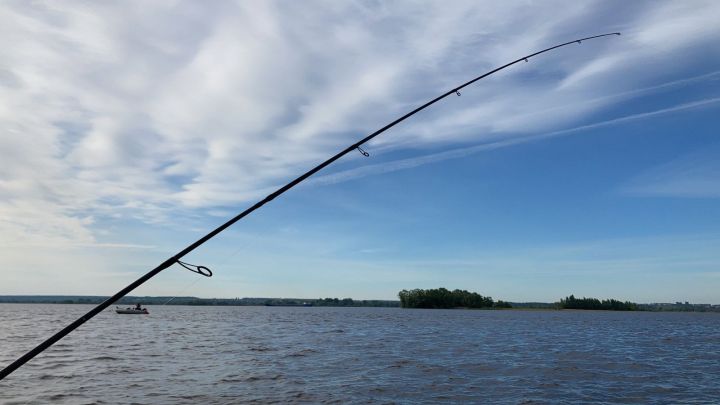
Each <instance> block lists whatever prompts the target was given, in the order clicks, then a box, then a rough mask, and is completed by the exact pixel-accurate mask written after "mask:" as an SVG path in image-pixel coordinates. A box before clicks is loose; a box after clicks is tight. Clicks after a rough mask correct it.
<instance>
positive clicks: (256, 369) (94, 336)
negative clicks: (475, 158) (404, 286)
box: [0, 304, 720, 404]
mask: <svg viewBox="0 0 720 405" xmlns="http://www.w3.org/2000/svg"><path fill="white" fill-rule="evenodd" d="M89 308H90V307H89V306H84V305H24V304H0V325H1V326H0V366H5V365H7V364H8V363H9V362H11V361H12V360H14V359H15V358H17V357H19V356H20V355H21V354H23V353H24V352H25V351H27V350H29V349H31V348H32V347H34V346H35V345H36V344H38V343H39V342H40V341H41V340H43V339H45V338H46V337H48V336H49V335H50V334H51V333H52V332H54V331H57V330H59V329H61V328H62V327H63V326H65V325H66V324H68V323H69V322H70V321H72V320H74V319H75V318H77V317H78V316H80V315H82V314H83V313H85V312H86V311H88V310H89ZM50 402H52V403H68V404H82V403H88V404H89V403H122V404H128V403H144V404H166V403H167V404H175V403H205V404H231V403H239V402H242V403H248V402H258V403H268V402H281V403H288V402H306V403H469V402H470V403H488V402H491V403H511V404H523V403H524V404H531V403H580V402H603V403H686V402H691V403H720V314H716V313H644V312H594V311H587V312H585V311H473V310H403V309H399V308H314V307H310V308H306V307H185V306H165V307H150V315H148V316H139V315H138V316H136V315H118V314H115V313H114V312H112V311H109V310H108V311H105V312H104V313H102V314H100V315H98V316H97V317H96V318H94V319H93V320H91V321H90V322H88V323H87V324H85V325H84V326H82V327H81V328H80V329H78V330H77V331H75V332H73V333H72V334H70V335H69V336H67V337H66V338H65V339H63V340H61V341H60V342H59V343H58V344H56V345H55V346H54V347H53V348H51V349H49V350H48V351H46V352H45V353H43V354H42V355H40V356H39V357H37V358H35V359H34V360H32V361H31V362H30V363H28V364H26V365H25V366H24V367H22V368H20V369H18V370H17V371H16V372H15V373H14V374H12V375H10V376H9V377H7V378H6V379H5V380H3V381H2V382H0V403H8V404H24V403H43V404H44V403H50Z"/></svg>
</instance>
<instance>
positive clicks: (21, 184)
mask: <svg viewBox="0 0 720 405" xmlns="http://www.w3.org/2000/svg"><path fill="white" fill-rule="evenodd" d="M618 7H620V8H622V9H618ZM719 9H720V8H719V7H718V6H717V5H716V3H715V2H704V3H703V2H694V3H692V6H686V5H681V4H678V3H672V2H666V3H655V2H651V3H642V4H635V5H633V6H631V7H630V6H628V7H624V6H620V5H618V3H613V4H609V3H605V2H579V3H571V4H569V3H567V2H557V3H548V2H543V3H539V4H538V5H535V6H533V5H527V4H525V3H506V4H501V3H493V2H489V3H478V2H475V1H458V2H453V6H452V7H448V6H447V5H445V4H442V3H439V2H427V3H413V2H404V3H403V2H399V3H379V4H373V3H364V2H357V3H337V2H318V3H316V4H308V3H298V4H295V3H289V2H281V3H273V2H242V3H220V2H218V3H208V4H200V3H196V2H153V3H147V2H135V3H132V2H124V3H117V4H111V3H107V4H104V3H63V4H62V5H56V4H55V3H46V4H42V3H27V2H10V3H4V5H3V6H2V7H0V27H2V28H0V30H2V31H1V32H2V35H0V49H2V50H3V51H2V58H0V101H1V102H0V128H2V129H1V131H2V132H1V133H0V151H1V153H2V160H3V162H2V165H0V196H2V199H0V216H1V217H2V218H3V220H2V221H1V222H0V235H1V236H2V237H3V240H15V241H19V240H25V239H27V241H26V242H27V243H30V239H34V240H35V242H43V243H59V241H61V240H64V241H66V242H67V243H68V244H71V245H72V244H87V243H98V241H97V240H96V238H97V236H98V235H95V234H93V230H92V229H93V228H92V227H91V226H90V225H89V224H88V223H86V222H85V221H86V220H85V218H94V219H95V221H96V223H98V222H101V221H102V218H104V217H106V216H112V215H115V216H124V217H133V218H138V219H140V220H143V221H147V222H153V221H162V220H163V219H164V218H165V217H166V216H169V215H172V214H173V213H175V212H176V210H178V209H182V210H192V209H194V208H198V207H202V208H210V209H211V208H213V207H217V206H222V205H229V204H237V203H240V202H244V201H247V200H250V199H253V198H257V197H258V196H262V195H264V194H266V193H267V192H269V191H270V190H272V187H274V186H275V185H277V184H281V183H283V182H284V181H286V180H287V179H288V178H290V177H292V176H294V175H296V174H298V173H299V172H301V171H302V170H303V169H306V168H308V167H310V166H312V165H313V164H314V163H316V162H318V161H320V160H322V159H323V158H325V157H326V156H328V155H329V154H330V153H332V152H334V151H336V150H338V149H339V148H340V147H342V146H344V145H345V144H347V143H349V142H351V141H352V140H355V139H358V138H359V137H360V136H362V135H363V134H365V133H367V132H368V131H370V130H373V129H375V128H377V127H380V126H382V125H383V124H384V123H386V122H389V121H390V120H392V119H393V118H395V117H396V116H398V115H400V114H401V113H403V112H405V111H407V110H409V109H411V108H412V107H413V106H415V105H418V104H419V103H421V102H423V101H424V100H426V99H428V98H430V97H432V96H434V95H436V94H438V93H440V92H441V91H444V90H446V89H449V88H451V87H453V86H454V85H456V84H457V83H460V82H462V81H463V80H467V79H469V78H471V77H472V76H474V75H476V74H479V73H481V72H482V71H485V70H489V69H491V68H493V67H495V66H497V65H499V64H502V63H505V62H507V61H509V60H512V59H514V58H516V57H518V56H520V55H522V54H525V53H528V52H532V51H535V50H538V49H541V48H544V47H546V46H548V45H552V44H554V43H557V42H561V41H564V40H567V39H569V38H574V37H579V36H585V35H590V34H597V33H601V32H605V31H614V30H617V29H619V30H622V31H626V33H625V35H624V36H623V37H621V38H619V39H616V38H609V39H603V40H598V41H596V42H592V43H590V42H588V43H587V44H583V45H582V46H578V47H573V48H569V49H564V50H562V51H559V52H558V53H557V54H554V55H543V56H542V57H539V58H536V60H532V61H531V63H528V64H522V65H521V66H517V68H513V69H511V70H509V71H507V72H503V73H502V74H499V75H497V76H493V78H492V79H491V80H486V81H483V82H482V84H480V85H475V86H473V87H472V88H470V89H468V90H467V91H466V92H463V96H462V97H461V98H453V99H451V100H447V102H444V103H442V105H439V106H437V108H435V107H433V109H432V110H431V111H428V112H426V113H425V112H424V113H423V114H421V115H419V116H418V117H416V118H414V119H413V120H412V121H411V122H408V123H407V124H403V125H402V126H400V127H398V128H397V130H393V133H392V134H388V135H389V136H386V137H383V138H381V139H378V141H377V143H376V146H377V147H383V148H399V147H402V146H403V145H405V144H407V143H410V142H411V143H414V144H421V145H422V144H425V145H435V144H452V143H454V142H459V141H467V140H469V139H473V140H475V141H477V140H482V139H489V138H492V139H499V140H500V141H506V140H508V141H509V140H512V137H516V136H527V135H528V134H530V133H536V132H537V131H558V130H562V128H565V127H567V126H569V125H576V123H577V121H578V120H580V119H581V118H582V117H584V116H586V115H587V114H591V113H594V112H597V111H599V110H601V109H602V108H604V107H605V106H607V105H608V103H609V102H610V99H609V98H608V97H609V96H611V95H613V94H617V93H620V92H624V91H628V90H629V89H636V88H638V87H639V84H644V85H647V86H650V85H653V84H655V83H657V81H658V80H661V79H662V80H667V77H670V76H672V75H673V74H675V72H677V71H678V70H679V69H681V68H683V67H687V66H689V64H691V63H692V62H691V59H689V58H686V59H681V60H679V59H677V58H676V55H677V54H679V53H682V54H687V53H688V52H693V50H697V49H699V48H702V47H703V46H707V45H708V44H714V43H716V42H717V39H718V36H719V35H720V28H718V26H717V24H714V23H712V22H713V21H716V20H717V18H715V17H716V16H717V13H718V10H719ZM609 16H612V17H609ZM629 27H632V29H631V30H627V28H629ZM667 27H670V28H671V33H668V30H667ZM518 28H519V29H518ZM664 45H667V46H664ZM708 49H711V50H712V49H717V48H716V47H715V48H712V47H711V48H706V49H704V50H703V52H706V53H707V52H708ZM715 56H717V55H715ZM643 60H651V61H652V62H653V63H654V65H653V68H652V69H640V68H639V67H638V65H640V64H642V63H641V62H642V61H643ZM668 61H672V62H673V63H664V62H668ZM649 72H650V73H649ZM604 97H605V98H604ZM588 98H593V99H595V100H596V102H594V103H583V102H582V101H583V100H587V99H588ZM548 106H563V107H562V108H554V109H552V108H551V109H549V108H548ZM538 111H543V113H542V114H538V113H537V112H538ZM47 224H51V225H50V226H48V225H47ZM18 235H23V236H18Z"/></svg>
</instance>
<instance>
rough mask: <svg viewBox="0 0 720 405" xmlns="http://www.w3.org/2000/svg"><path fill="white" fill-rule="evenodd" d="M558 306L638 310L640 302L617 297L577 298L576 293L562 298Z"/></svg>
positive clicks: (564, 307)
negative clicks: (600, 298)
mask: <svg viewBox="0 0 720 405" xmlns="http://www.w3.org/2000/svg"><path fill="white" fill-rule="evenodd" d="M558 308H561V309H602V310H608V311H638V310H639V309H640V308H639V307H638V304H636V303H634V302H630V301H625V302H623V301H618V300H615V299H609V300H602V301H600V300H599V299H597V298H585V297H583V298H575V296H574V295H570V296H569V297H565V298H563V299H560V302H559V303H558Z"/></svg>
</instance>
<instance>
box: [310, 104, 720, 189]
mask: <svg viewBox="0 0 720 405" xmlns="http://www.w3.org/2000/svg"><path fill="white" fill-rule="evenodd" d="M718 103H720V97H719V98H710V99H704V100H698V101H693V102H690V103H683V104H679V105H676V106H673V107H668V108H663V109H659V110H655V111H650V112H645V113H639V114H632V115H628V116H625V117H620V118H614V119H611V120H606V121H602V122H596V123H592V124H588V125H581V126H577V127H574V128H568V129H563V130H559V131H552V132H548V133H544V134H537V135H533V136H523V137H517V138H510V139H506V140H502V141H496V142H490V143H487V144H482V145H475V146H470V147H465V148H458V149H453V150H449V151H445V152H440V153H432V154H428V155H424V156H419V157H414V158H410V159H401V160H395V161H390V162H384V163H380V164H374V165H366V166H362V167H358V168H354V169H349V170H344V171H341V172H337V173H333V174H328V175H324V176H320V177H317V178H315V179H313V180H311V181H310V182H311V183H314V184H335V183H340V182H343V181H348V180H353V179H358V178H362V177H365V176H371V175H378V174H384V173H391V172H395V171H398V170H406V169H412V168H415V167H418V166H422V165H426V164H430V163H438V162H442V161H445V160H449V159H459V158H463V157H466V156H469V155H472V154H475V153H480V152H485V151H488V150H494V149H499V148H504V147H508V146H514V145H518V144H521V143H526V142H536V141H539V140H542V139H548V138H553V137H558V136H565V135H571V134H574V133H578V132H582V131H587V130H591V129H597V128H602V127H606V126H611V125H617V124H621V123H625V122H630V121H636V120H642V119H647V118H652V117H658V116H661V115H665V114H671V113H675V112H680V111H685V110H690V109H694V108H700V107H706V106H709V105H715V104H718ZM714 162H715V161H713V163H714ZM707 163H708V162H705V164H704V166H708V165H707ZM716 166H717V165H716ZM719 168H720V166H718V167H717V168H715V169H716V170H705V169H706V167H703V168H697V167H696V169H697V170H695V172H696V174H697V173H702V174H703V175H705V176H706V177H704V178H697V177H696V178H695V179H687V181H686V182H684V183H685V185H689V184H690V183H692V184H693V188H694V189H696V191H695V192H699V190H700V188H702V186H703V185H704V186H709V185H711V183H712V185H713V187H710V188H709V189H707V190H706V191H705V193H709V194H713V195H714V194H715V193H717V192H720V187H719V186H720V183H718V180H720V177H718V175H719V174H720V171H718V170H717V169H719ZM671 170H672V169H671ZM647 191H648V190H646V191H645V192H647Z"/></svg>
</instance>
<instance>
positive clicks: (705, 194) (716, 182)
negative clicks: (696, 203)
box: [621, 144, 720, 198]
mask: <svg viewBox="0 0 720 405" xmlns="http://www.w3.org/2000/svg"><path fill="white" fill-rule="evenodd" d="M718 156H720V144H716V145H714V146H712V147H706V148H704V149H703V150H702V151H697V152H694V153H690V154H685V155H683V156H680V157H677V158H675V159H673V160H672V161H670V162H668V163H665V164H662V165H659V166H656V167H654V168H651V169H649V170H647V171H645V172H643V173H640V174H638V175H637V176H635V177H634V178H632V179H630V180H629V181H628V182H627V184H625V185H624V186H623V187H622V188H621V191H622V192H623V193H626V194H629V195H633V196H638V197H676V198H720V160H718Z"/></svg>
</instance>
